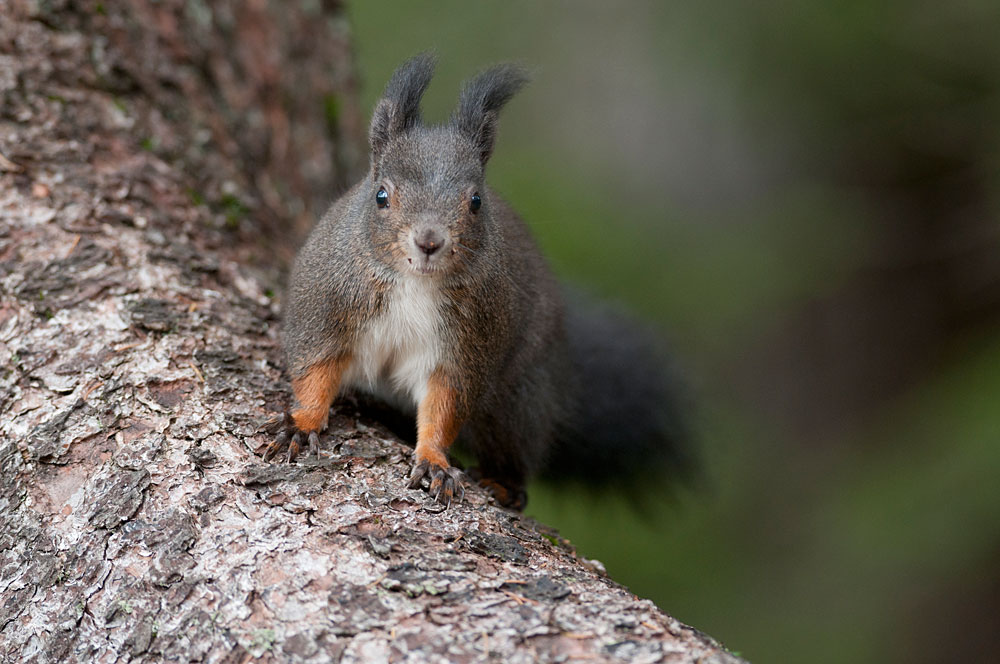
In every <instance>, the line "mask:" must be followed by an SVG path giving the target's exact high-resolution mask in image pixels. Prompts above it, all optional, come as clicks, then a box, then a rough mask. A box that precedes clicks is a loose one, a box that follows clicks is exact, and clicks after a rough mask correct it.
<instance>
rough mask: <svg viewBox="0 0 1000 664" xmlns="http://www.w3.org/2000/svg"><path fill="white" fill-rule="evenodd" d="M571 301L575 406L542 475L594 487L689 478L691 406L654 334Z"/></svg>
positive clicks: (574, 297)
mask: <svg viewBox="0 0 1000 664" xmlns="http://www.w3.org/2000/svg"><path fill="white" fill-rule="evenodd" d="M567 301H568V305H569V306H568V308H567V313H566V333H567V337H568V341H569V349H570V361H571V365H572V379H571V386H570V390H571V392H572V397H571V403H572V404H573V405H572V407H571V412H570V414H569V416H568V417H567V418H566V420H565V421H564V422H563V423H561V425H560V427H559V430H558V432H557V434H556V444H555V446H554V449H553V454H552V455H551V456H550V459H549V463H548V464H547V469H546V472H545V476H546V477H547V478H550V479H554V480H575V481H581V482H584V483H586V484H588V485H590V486H607V485H631V486H635V485H636V484H638V483H641V482H640V481H641V480H645V479H650V480H651V479H663V478H673V479H689V478H690V477H691V475H692V473H693V471H694V458H693V453H692V449H691V440H690V433H689V430H688V427H687V424H686V417H685V416H686V415H688V414H689V413H688V412H687V411H688V410H689V408H688V406H687V404H686V403H685V397H684V395H683V394H682V390H681V388H680V383H679V380H678V379H677V377H676V376H675V375H674V372H673V370H672V369H671V368H670V367H669V365H668V364H667V362H666V359H665V357H664V355H663V352H662V350H661V344H660V343H658V341H657V339H656V337H655V335H654V334H653V333H652V332H651V331H650V330H648V329H646V328H644V327H643V326H642V325H640V324H639V323H638V322H637V321H634V320H632V319H630V318H629V317H628V316H627V315H625V314H623V313H622V312H620V311H616V310H614V309H612V308H610V307H607V306H604V305H599V304H596V303H594V302H592V301H589V300H587V299H585V298H583V297H582V296H580V295H578V294H573V293H571V294H568V297H567Z"/></svg>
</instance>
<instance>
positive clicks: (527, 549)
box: [0, 0, 738, 662]
mask: <svg viewBox="0 0 1000 664" xmlns="http://www.w3.org/2000/svg"><path fill="white" fill-rule="evenodd" d="M344 25H345V22H344V17H343V15H342V14H341V11H340V9H339V7H338V6H337V4H336V3H331V2H321V1H320V2H306V1H304V0H303V1H302V2H280V1H279V0H272V1H270V2H268V1H266V0H257V1H255V2H237V1H235V0H233V1H230V2H227V1H223V0H220V1H217V2H182V1H181V0H161V1H160V2H157V3H147V2H142V1H140V0H134V1H122V2H114V3H112V2H105V3H101V2H59V1H51V2H47V3H42V2H29V1H27V0H23V1H22V0H13V1H12V0H6V1H4V0H0V357H2V358H3V363H4V364H3V372H2V376H0V634H2V638H0V657H2V658H3V659H4V661H10V662H21V661H24V662H113V661H158V660H161V659H165V660H183V661H199V662H200V661H206V662H223V661H225V662H242V661H247V660H249V659H253V658H260V659H262V660H264V661H291V662H327V661H345V662H347V661H402V660H403V659H406V661H413V662H419V661H481V660H487V659H492V658H503V659H505V660H507V661H511V662H533V661H565V660H566V659H572V658H581V659H606V660H614V661H645V662H658V661H671V662H696V661H698V662H733V661H738V660H736V658H734V657H733V656H732V655H730V654H728V653H726V652H725V651H724V650H723V649H721V648H720V647H719V646H718V644H716V643H715V642H713V641H712V640H711V639H710V638H708V637H705V636H704V635H702V634H700V633H699V632H697V631H695V630H693V629H691V628H689V627H686V626H685V625H682V624H681V623H679V622H678V621H676V620H674V619H673V618H671V617H670V616H668V615H666V614H664V613H663V612H661V611H660V610H659V609H658V608H657V607H656V606H654V605H653V604H652V603H651V602H649V601H645V600H640V599H638V598H636V597H635V596H634V595H632V594H631V593H629V592H628V591H627V590H626V589H624V588H622V587H621V586H619V585H617V584H615V583H614V582H612V581H610V580H609V579H607V578H606V577H605V576H604V575H603V574H601V573H600V571H599V570H598V569H597V568H599V565H598V564H595V563H592V562H589V561H586V560H585V559H582V558H580V557H578V556H577V555H576V554H575V552H574V551H573V550H572V548H571V547H570V546H569V545H568V543H567V542H565V541H564V540H562V539H560V538H559V536H558V535H557V534H556V533H555V532H553V531H551V530H549V529H547V528H545V527H543V526H541V525H540V524H538V523H535V522H534V521H532V520H531V519H528V518H525V517H523V516H521V515H518V514H515V513H512V512H509V511H505V510H502V509H500V508H498V507H496V506H495V505H494V504H493V503H492V502H490V500H489V499H488V497H487V496H486V495H485V494H484V493H482V492H481V491H479V490H476V489H470V490H469V491H468V493H467V497H466V501H465V503H463V504H462V505H459V506H453V507H452V508H451V509H449V510H447V511H442V510H441V509H440V507H439V506H438V505H436V504H435V503H434V501H432V500H431V499H430V498H429V497H428V496H427V495H426V494H425V493H424V492H421V491H415V490H408V489H406V488H405V486H406V476H407V472H408V466H409V462H410V458H411V451H410V449H409V448H407V447H406V446H405V445H402V444H401V443H400V442H399V441H398V440H396V439H395V438H394V437H393V436H392V435H391V434H390V433H389V432H388V430H386V429H385V428H384V427H382V426H381V425H379V424H378V423H375V422H371V421H364V419H363V418H362V417H360V416H359V414H358V413H357V412H356V410H355V408H354V407H353V406H352V404H351V403H350V402H343V403H340V404H338V405H337V407H336V415H335V417H334V418H333V422H332V426H331V432H332V433H330V434H329V435H327V436H326V437H325V440H324V455H323V456H322V458H321V459H320V460H313V461H307V462H302V463H299V464H295V465H277V464H276V465H269V464H266V463H263V462H262V461H261V460H260V459H259V457H257V456H255V454H254V451H255V450H257V449H258V448H259V447H260V446H261V445H262V444H263V443H265V442H266V441H267V440H268V437H267V434H265V433H263V432H261V431H259V426H260V424H261V423H262V422H264V421H265V420H267V419H268V418H269V417H271V416H272V415H274V414H275V413H277V412H280V411H281V410H283V409H284V407H285V406H286V405H287V402H288V400H289V394H288V391H287V381H286V380H285V378H284V377H283V376H282V374H281V366H282V361H281V355H280V349H279V345H278V342H277V335H276V332H275V323H276V318H275V314H276V305H275V304H274V303H273V302H272V296H271V295H270V294H269V293H268V292H267V290H266V288H265V287H264V286H262V284H263V283H267V281H266V280H267V279H273V274H274V273H275V271H276V269H277V268H278V266H280V265H281V264H282V259H283V258H286V257H287V256H288V255H289V253H290V251H291V247H293V246H294V242H295V238H296V237H298V236H300V234H301V233H302V232H303V231H304V230H305V229H306V228H307V227H308V224H309V222H310V220H311V219H312V218H313V216H314V213H315V212H316V211H317V210H318V209H320V206H321V204H322V202H323V200H324V199H325V198H329V197H330V195H331V194H332V188H333V187H335V186H337V184H338V183H339V184H341V185H342V184H343V183H345V182H346V178H347V177H348V176H349V174H350V173H351V172H352V170H354V169H355V168H356V166H357V165H358V163H359V161H360V160H361V159H362V158H363V155H362V153H361V152H360V150H359V148H358V146H360V145H362V141H361V138H362V130H361V127H362V125H361V123H360V121H359V117H358V112H357V107H356V103H355V102H354V99H355V94H354V83H353V75H352V73H351V64H350V55H349V54H350V50H349V43H348V36H347V32H346V29H345V28H344ZM331 183H333V184H331ZM289 229H291V232H289ZM261 238H264V239H266V242H264V243H262V242H261V241H260V239H261Z"/></svg>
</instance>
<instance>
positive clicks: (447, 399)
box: [416, 371, 462, 468]
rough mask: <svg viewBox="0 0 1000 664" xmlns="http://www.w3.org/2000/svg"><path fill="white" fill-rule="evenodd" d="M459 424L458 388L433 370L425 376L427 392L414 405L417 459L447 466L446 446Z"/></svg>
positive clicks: (453, 439) (449, 444)
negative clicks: (418, 403) (415, 411)
mask: <svg viewBox="0 0 1000 664" xmlns="http://www.w3.org/2000/svg"><path fill="white" fill-rule="evenodd" d="M461 428H462V420H461V418H460V417H459V411H458V392H456V391H455V390H454V389H453V388H452V387H451V386H450V385H448V381H447V380H446V379H445V378H444V376H442V375H441V372H440V371H435V372H434V373H432V374H431V377H430V378H429V379H428V380H427V395H426V396H425V397H424V399H423V401H421V402H420V405H419V406H418V407H417V449H416V454H417V462H418V463H419V462H421V461H427V462H428V463H430V464H431V465H434V466H441V467H442V468H447V467H448V456H447V452H448V448H449V447H451V444H452V443H453V442H455V438H456V437H458V431H459V429H461Z"/></svg>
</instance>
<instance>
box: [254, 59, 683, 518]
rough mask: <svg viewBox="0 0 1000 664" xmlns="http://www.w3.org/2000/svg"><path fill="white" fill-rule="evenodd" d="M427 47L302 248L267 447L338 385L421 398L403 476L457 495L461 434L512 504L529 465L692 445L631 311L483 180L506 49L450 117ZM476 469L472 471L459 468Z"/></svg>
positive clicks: (617, 471) (288, 453)
mask: <svg viewBox="0 0 1000 664" xmlns="http://www.w3.org/2000/svg"><path fill="white" fill-rule="evenodd" d="M433 69H434V59H433V58H432V57H431V56H429V55H427V54H422V55H418V56H415V57H413V58H411V59H410V60H408V61H406V62H405V63H404V64H402V65H401V66H400V67H399V69H397V70H396V72H395V73H394V74H393V75H392V77H391V79H390V80H389V83H388V84H387V85H386V88H385V91H384V93H383V95H382V97H381V98H380V100H379V101H378V102H377V104H376V107H375V110H374V112H373V117H372V120H371V127H370V132H369V139H370V147H371V166H370V169H369V171H368V173H367V175H365V177H364V178H363V179H362V180H361V181H360V182H358V183H357V184H356V185H355V186H354V187H353V188H351V189H350V190H349V191H348V192H347V193H346V194H344V195H343V196H342V197H340V198H339V199H338V200H337V201H335V202H334V203H333V205H332V206H331V207H330V208H329V210H328V211H327V212H326V214H325V215H324V216H323V217H322V219H321V220H320V221H319V222H318V224H317V225H316V227H315V228H314V229H313V231H312V233H311V234H310V235H309V238H308V240H307V241H306V242H305V244H304V245H303V247H302V248H301V249H300V251H299V253H298V255H297V257H296V259H295V263H294V267H293V269H292V272H291V278H290V282H289V286H288V291H287V296H286V305H285V311H284V324H283V342H284V348H285V353H286V356H287V362H288V371H289V374H290V376H291V378H292V387H293V390H294V393H295V400H296V407H295V408H294V410H293V411H292V412H291V413H287V412H286V413H285V414H284V415H283V416H282V418H281V422H282V423H283V424H282V427H281V430H280V431H279V432H278V433H277V436H276V438H275V439H274V440H273V441H272V442H271V443H270V444H269V445H268V446H267V447H266V448H265V450H264V457H265V458H266V459H268V460H270V459H273V458H275V457H277V456H278V455H279V454H282V453H283V454H284V458H285V459H286V460H287V461H288V462H291V461H292V460H294V459H295V458H296V456H297V455H298V454H299V453H300V452H301V451H302V448H303V446H304V445H308V450H307V451H308V453H311V454H317V455H318V453H319V434H320V432H322V431H323V430H324V429H325V428H326V426H327V420H328V415H329V409H330V405H331V403H332V402H333V400H334V399H335V398H336V397H337V395H338V394H340V393H341V392H346V391H351V390H354V391H359V392H361V393H366V394H371V395H375V396H376V397H378V398H380V399H383V400H385V401H386V402H388V403H389V404H391V405H392V406H394V407H396V408H400V409H402V410H404V411H406V412H409V413H415V414H416V429H417V438H416V440H417V442H416V449H415V454H414V457H415V458H414V465H413V470H412V473H411V475H410V478H409V487H410V488H418V487H421V486H422V485H425V484H426V485H428V486H427V488H428V490H429V491H430V493H431V495H432V496H433V497H434V498H436V499H437V500H438V501H439V502H441V503H443V504H445V505H446V506H447V505H450V504H451V502H452V500H456V499H457V500H459V501H461V500H462V498H463V497H464V493H465V491H464V488H463V484H462V482H463V479H462V474H461V472H460V471H459V470H458V469H456V468H455V467H453V466H452V465H451V464H450V463H449V460H448V450H449V448H450V447H451V446H452V444H453V443H454V442H455V441H456V440H458V441H459V443H460V445H461V446H462V447H463V449H465V450H467V451H468V452H470V453H471V454H472V455H474V456H475V457H476V459H477V461H478V463H479V468H478V470H477V472H476V476H478V478H479V483H480V484H481V485H483V486H485V487H487V488H488V489H490V490H491V491H492V492H493V495H494V496H495V498H496V500H497V501H498V502H499V503H500V504H502V505H504V506H508V507H512V508H515V509H523V508H524V506H525V503H526V500H527V496H526V494H525V483H526V480H527V479H528V478H530V477H532V476H533V475H535V474H537V473H539V471H541V470H543V469H546V470H547V471H548V474H549V475H550V476H555V477H560V476H562V477H574V478H578V479H582V480H583V481H586V482H588V483H596V484H606V483H607V482H608V481H609V480H611V479H614V478H620V477H626V478H627V477H632V476H634V475H636V474H637V473H640V472H641V471H643V470H645V469H650V468H673V469H681V468H683V467H684V466H685V465H686V463H687V461H686V459H687V453H686V451H685V449H684V440H685V436H684V429H683V427H682V426H681V422H682V420H683V418H682V417H681V413H680V410H681V406H680V403H679V400H678V399H677V395H676V393H675V388H674V381H673V380H672V379H671V377H670V375H669V374H668V373H667V372H666V371H665V369H664V368H663V365H662V364H660V363H659V362H658V361H657V359H656V357H657V356H656V352H657V351H656V348H657V345H656V343H655V340H654V339H653V338H652V335H650V334H648V333H646V332H644V331H643V330H642V329H641V328H639V327H638V326H636V325H635V324H634V323H632V322H631V321H630V320H628V319H627V318H626V317H623V316H621V315H620V314H618V313H616V312H614V311H612V310H609V309H606V308H603V307H601V306H598V305H594V304H592V303H588V302H586V301H585V300H582V299H580V298H579V297H578V296H576V295H573V294H571V293H567V292H565V291H564V290H563V289H562V288H561V286H560V285H559V283H558V282H557V280H556V279H555V277H554V276H553V274H552V272H551V271H550V269H549V267H548V265H547V263H546V261H545V259H544V258H543V257H542V255H541V253H540V251H539V249H538V247H537V246H536V244H535V242H534V240H533V238H532V236H531V234H530V233H529V231H528V228H527V226H526V225H525V223H524V222H523V221H522V220H521V218H520V217H518V215H517V214H516V213H515V212H514V211H513V210H512V209H511V207H510V206H508V204H507V203H506V202H504V200H503V199H501V198H500V197H499V196H498V195H496V194H495V193H494V192H493V191H491V190H490V189H489V188H488V187H487V186H486V183H485V180H484V171H485V166H486V163H487V162H488V161H489V158H490V155H491V154H492V152H493V147H494V143H495V139H496V134H497V118H498V113H499V111H500V109H501V108H502V107H503V106H504V105H505V104H506V103H507V101H508V100H509V99H510V98H511V97H512V96H513V95H514V94H515V93H516V92H517V91H518V90H519V89H520V88H521V87H522V86H523V85H524V84H525V83H526V82H527V75H526V72H525V71H524V69H523V68H521V67H520V66H517V65H512V64H501V65H497V66H494V67H492V68H490V69H487V70H485V71H483V72H482V73H480V74H479V75H478V76H476V77H474V78H472V79H471V80H469V81H467V82H466V83H465V84H464V85H463V87H462V91H461V94H460V98H459V102H458V106H457V108H456V109H455V111H454V112H453V114H452V116H451V118H450V121H449V122H448V123H447V124H444V125H440V126H427V125H424V124H423V123H422V121H421V115H420V100H421V97H422V96H423V93H424V91H425V89H426V88H427V86H428V84H429V83H430V80H431V77H432V74H433ZM470 474H471V472H470Z"/></svg>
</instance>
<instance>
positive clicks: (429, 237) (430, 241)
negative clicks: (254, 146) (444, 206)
mask: <svg viewBox="0 0 1000 664" xmlns="http://www.w3.org/2000/svg"><path fill="white" fill-rule="evenodd" d="M415 242H416V244H417V248H418V249H420V251H422V252H424V253H425V254H427V255H428V256H430V255H431V254H433V253H434V252H435V251H437V250H438V249H440V248H441V245H442V244H444V238H443V237H441V234H440V233H438V232H437V231H433V230H430V229H428V230H426V231H424V232H423V233H421V234H420V235H418V236H417V238H416V240H415Z"/></svg>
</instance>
